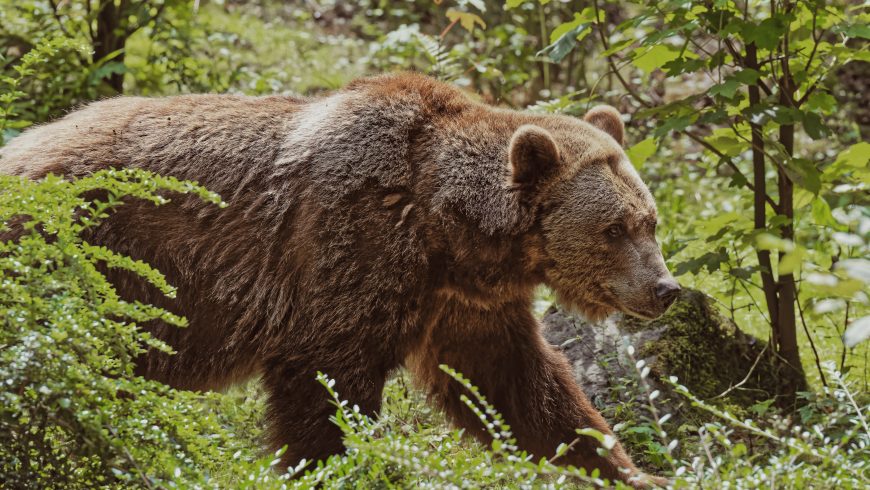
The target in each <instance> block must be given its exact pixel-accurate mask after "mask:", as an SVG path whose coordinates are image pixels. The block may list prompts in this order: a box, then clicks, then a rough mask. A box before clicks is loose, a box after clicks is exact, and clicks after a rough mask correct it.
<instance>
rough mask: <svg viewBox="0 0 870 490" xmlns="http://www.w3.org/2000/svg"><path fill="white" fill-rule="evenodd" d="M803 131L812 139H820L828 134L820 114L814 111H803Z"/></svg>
mask: <svg viewBox="0 0 870 490" xmlns="http://www.w3.org/2000/svg"><path fill="white" fill-rule="evenodd" d="M802 119H803V126H804V131H806V133H807V134H808V135H809V136H810V138H812V139H814V140H818V139H822V138H824V137H825V136H827V135H828V127H827V126H825V123H824V122H822V118H821V116H819V115H818V114H817V113H815V112H804V113H803V118H802Z"/></svg>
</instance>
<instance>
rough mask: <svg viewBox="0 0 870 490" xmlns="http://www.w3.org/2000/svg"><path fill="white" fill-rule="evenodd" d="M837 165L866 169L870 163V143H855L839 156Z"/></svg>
mask: <svg viewBox="0 0 870 490" xmlns="http://www.w3.org/2000/svg"><path fill="white" fill-rule="evenodd" d="M836 163H838V164H845V165H848V166H850V167H858V168H865V167H867V164H868V163H870V143H868V142H866V141H862V142H860V143H855V144H854V145H852V146H850V147H849V148H848V149H846V150H843V151H841V152H840V154H839V155H837V160H836Z"/></svg>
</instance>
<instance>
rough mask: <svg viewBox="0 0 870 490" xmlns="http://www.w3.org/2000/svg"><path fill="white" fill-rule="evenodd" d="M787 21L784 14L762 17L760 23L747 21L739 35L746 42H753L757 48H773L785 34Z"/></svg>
mask: <svg viewBox="0 0 870 490" xmlns="http://www.w3.org/2000/svg"><path fill="white" fill-rule="evenodd" d="M787 28H788V23H787V22H786V21H785V18H784V16H782V15H778V16H776V17H772V18H768V19H764V20H763V21H761V23H760V24H758V25H755V24H751V23H747V24H745V25H744V26H743V30H742V32H741V36H742V37H743V39H744V40H745V41H746V42H747V43H753V42H754V43H755V45H756V46H758V48H759V49H773V48H775V47H776V46H777V45H778V44H779V42H780V40H781V39H782V38H783V36H784V35H785V32H786V29H787Z"/></svg>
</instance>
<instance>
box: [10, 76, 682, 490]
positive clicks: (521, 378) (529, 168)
mask: <svg viewBox="0 0 870 490" xmlns="http://www.w3.org/2000/svg"><path fill="white" fill-rule="evenodd" d="M593 115H594V117H592V118H590V120H591V122H592V124H589V123H587V122H584V121H580V120H578V119H575V118H570V117H564V116H552V115H532V114H525V113H520V112H514V111H505V110H498V109H494V108H491V107H488V106H485V105H482V104H478V103H475V102H472V101H470V100H469V99H468V98H466V97H465V96H464V95H463V94H462V93H461V92H459V91H458V90H456V89H454V88H452V87H450V86H448V85H445V84H441V83H438V82H435V81H433V80H431V79H428V78H425V77H422V76H417V75H409V74H406V75H391V76H383V77H376V78H370V79H362V80H359V81H356V82H354V83H352V84H351V85H349V86H348V87H347V88H346V89H344V90H342V91H339V92H337V93H335V94H333V95H331V96H328V97H325V98H321V99H314V100H301V99H292V98H284V97H264V98H253V97H241V96H230V95H191V96H179V97H171V98H162V99H146V98H117V99H111V100H106V101H102V102H97V103H94V104H91V105H89V106H87V107H86V108H84V109H82V110H79V111H76V112H73V113H72V114H70V115H68V116H67V117H65V118H63V119H61V120H59V121H57V122H54V123H52V124H48V125H45V126H42V127H38V128H35V129H32V130H30V131H28V132H26V133H25V134H24V135H22V136H20V137H18V138H16V139H15V140H13V142H12V143H11V144H10V145H9V146H8V147H7V148H4V149H3V150H2V152H0V171H3V172H6V173H16V174H21V175H26V176H29V177H31V178H39V177H42V176H44V175H46V174H47V173H49V172H53V173H56V174H63V175H68V176H80V175H86V174H88V173H91V172H93V171H95V170H97V169H100V168H104V167H108V166H131V167H141V168H146V169H149V170H152V171H155V172H158V173H161V174H165V175H172V176H175V177H178V178H181V179H192V180H196V181H199V182H200V183H202V184H204V185H206V186H207V187H208V188H209V189H211V190H214V191H216V192H218V193H220V194H221V196H223V197H224V199H225V200H226V201H227V202H229V204H230V206H229V208H227V209H226V210H223V211H222V210H219V209H218V208H217V207H215V206H212V205H208V204H204V203H202V202H200V201H198V200H197V199H195V198H187V197H185V198H181V197H176V198H175V200H174V202H173V203H171V204H169V205H165V206H161V207H157V208H155V207H154V206H152V205H150V204H146V203H141V202H136V201H130V202H128V204H127V205H125V206H122V207H121V208H119V209H118V211H117V212H116V213H115V214H114V215H112V217H111V218H110V219H109V220H108V221H107V222H106V223H105V224H104V225H103V226H101V227H100V228H99V229H98V230H96V231H95V232H94V233H93V234H92V235H89V236H88V237H86V238H87V239H88V240H90V241H91V242H93V243H98V244H101V245H105V246H108V247H110V248H112V249H114V250H116V251H118V252H120V253H124V254H127V255H129V256H132V257H134V258H136V259H143V260H145V261H147V262H149V263H151V264H152V265H154V266H156V267H157V268H159V269H160V270H161V271H163V272H164V273H165V274H166V275H167V278H168V279H169V281H170V282H171V283H173V284H174V285H176V286H177V287H178V297H177V298H176V299H175V300H170V299H168V298H166V297H163V296H161V295H160V294H159V292H157V291H156V290H154V289H152V288H150V287H149V286H147V285H145V284H144V283H143V282H142V281H140V280H138V279H137V278H134V277H131V276H129V275H127V274H124V273H121V272H117V271H110V279H111V280H112V281H113V283H114V284H115V285H116V286H117V288H118V290H119V291H120V292H121V294H122V295H123V296H125V297H126V298H129V299H137V300H140V301H144V302H148V303H153V304H156V305H159V306H163V307H165V308H167V309H169V310H171V311H173V312H175V313H179V314H182V315H184V316H186V317H187V318H188V319H189V321H190V326H189V327H188V328H186V329H177V328H174V327H169V326H167V325H163V324H153V325H149V326H148V328H149V329H150V330H151V331H152V332H153V333H154V334H155V335H156V336H158V337H159V338H161V339H164V340H166V341H167V342H168V343H169V344H170V345H172V346H174V348H175V349H176V350H177V354H175V355H173V356H167V355H164V354H161V353H158V352H149V353H148V354H147V355H146V356H144V358H143V359H141V362H140V364H139V373H141V374H142V375H145V376H148V377H151V378H154V379H157V380H161V381H164V382H166V383H169V384H170V385H172V386H175V387H178V388H185V389H197V390H202V389H214V388H221V387H225V386H227V385H228V384H230V383H233V382H237V381H241V380H244V379H247V378H250V377H252V376H255V375H261V376H262V378H263V381H264V383H265V385H266V387H267V389H268V390H269V414H268V419H269V422H270V425H271V428H272V442H273V444H274V445H275V446H280V445H283V444H288V445H289V450H288V451H287V453H286V455H285V457H284V462H285V463H294V462H295V461H297V460H299V459H300V458H302V457H306V458H309V459H312V458H323V457H326V456H328V455H330V454H333V453H335V452H339V451H341V448H342V447H341V435H340V433H339V431H338V429H337V428H336V427H334V426H333V425H332V424H331V423H330V422H329V416H330V415H331V414H332V413H333V412H334V407H332V406H331V405H330V404H329V402H328V400H327V396H326V393H325V391H324V390H323V389H322V387H320V386H319V385H318V384H317V383H316V381H315V372H316V371H322V372H325V373H327V374H328V375H329V376H331V377H333V378H335V379H336V381H337V389H338V390H339V391H340V393H341V394H342V396H343V397H344V398H346V399H347V400H349V401H350V402H351V403H354V404H357V405H359V406H360V407H361V409H362V410H364V411H365V412H366V413H371V414H374V413H375V412H377V410H378V409H379V407H380V402H381V390H382V388H383V385H384V382H385V379H386V378H387V376H388V374H389V373H390V372H391V371H392V370H394V369H396V368H397V367H399V366H402V365H406V366H407V367H408V368H409V369H410V370H411V371H412V372H413V373H414V375H415V376H416V377H417V379H418V380H419V381H420V382H421V383H422V384H423V385H425V386H428V388H429V390H430V392H431V394H432V399H433V400H435V401H436V402H438V403H439V404H440V405H441V406H442V407H444V409H445V410H446V411H447V412H448V414H449V415H450V416H451V417H452V419H453V420H454V421H455V422H456V423H457V424H459V425H460V426H462V427H465V428H467V429H468V430H469V431H470V432H471V433H473V434H474V435H476V436H478V437H480V438H482V439H484V440H485V439H486V434H485V431H484V430H483V428H482V427H481V425H480V422H479V421H478V420H477V419H476V418H475V417H474V416H473V414H472V413H471V412H470V411H469V410H468V409H467V407H465V406H464V405H463V404H462V402H461V401H460V400H459V396H460V394H461V391H462V389H461V387H460V386H459V385H457V383H455V382H453V381H451V380H450V379H449V378H448V377H447V376H446V375H445V374H444V373H443V372H441V371H440V370H439V369H438V365H439V364H442V363H446V364H448V365H450V366H452V367H453V368H455V369H457V370H458V371H460V372H462V373H464V374H465V375H466V376H467V377H468V378H469V379H470V380H471V381H472V382H473V383H475V384H476V385H477V386H478V387H479V388H480V389H481V391H482V393H483V394H484V395H486V396H487V397H488V398H489V399H490V400H491V401H492V402H493V403H494V405H495V407H496V408H497V409H498V410H499V411H500V412H501V413H502V414H503V416H504V417H505V419H506V420H507V422H508V423H509V424H510V425H511V426H512V428H513V430H514V432H515V434H516V436H517V438H518V440H519V443H520V444H521V446H522V447H524V448H526V449H528V450H530V451H532V452H533V453H534V454H536V455H538V456H550V455H552V454H553V451H554V450H555V449H556V447H557V446H558V445H559V444H560V443H570V442H571V441H572V440H574V438H575V437H576V436H575V432H574V429H576V428H578V427H594V428H596V429H598V430H600V431H602V432H605V433H611V431H610V428H609V427H608V426H607V424H606V423H605V421H604V420H603V419H602V417H601V416H600V414H598V412H597V411H596V410H595V409H594V408H593V407H592V406H591V405H590V403H589V401H588V400H587V398H586V396H585V395H584V394H583V393H582V392H581V391H580V389H579V388H578V387H577V385H576V384H575V382H574V380H573V378H572V373H571V370H570V367H569V365H568V363H567V362H566V360H565V359H564V357H563V356H562V355H561V354H559V353H558V352H557V351H556V350H554V349H552V348H551V347H549V346H548V345H547V343H546V342H545V341H544V340H543V338H542V337H541V334H540V325H539V323H538V321H537V320H536V319H535V318H534V317H533V316H532V314H531V313H530V304H531V299H532V291H533V288H534V287H535V286H537V285H538V284H541V283H546V284H549V285H550V286H552V287H553V288H554V289H555V290H556V291H557V293H558V294H559V295H560V297H561V298H563V301H564V302H565V303H567V304H569V305H574V306H575V307H576V308H577V309H579V310H581V311H583V312H585V313H586V314H587V315H589V316H592V317H601V316H603V315H606V314H609V313H610V312H612V311H614V310H618V309H621V310H624V311H627V312H630V313H634V314H638V315H641V316H656V315H658V314H660V313H661V312H662V311H663V310H664V308H666V307H667V304H669V301H666V300H661V299H656V297H655V294H654V293H653V291H654V288H655V284H656V281H659V282H661V281H662V280H670V279H668V278H669V276H668V273H667V271H666V270H665V268H664V263H663V261H662V259H661V254H660V252H659V249H658V246H657V245H656V243H655V238H654V235H653V233H652V232H653V229H654V228H653V227H654V220H655V205H654V203H653V201H652V197H651V196H650V194H649V192H648V191H647V189H646V187H645V186H644V185H643V183H642V182H641V181H640V179H639V178H638V177H637V174H636V173H635V172H634V170H633V168H632V167H631V165H630V164H629V163H628V162H627V160H626V158H625V154H624V152H623V151H622V148H621V147H620V143H621V140H622V123H621V121H619V116H618V114H615V111H613V110H612V109H607V110H597V111H596V112H594V113H593ZM614 117H615V118H616V120H614V119H613V118H614ZM599 128H603V130H602V129H599ZM614 226H616V227H618V228H619V229H620V230H622V231H621V234H619V236H615V234H614V233H612V232H613V230H614V228H613V227H614ZM671 281H672V280H671ZM595 447H596V446H595V443H594V441H593V440H592V439H588V438H583V439H582V440H580V441H579V442H578V443H577V444H575V445H574V446H573V449H572V450H571V451H570V452H569V453H568V454H567V455H566V456H564V457H563V458H562V459H561V461H562V462H564V463H571V464H576V465H580V466H584V467H587V468H594V467H597V468H600V469H601V471H602V475H603V476H605V477H607V478H620V479H628V478H629V476H632V475H634V476H637V470H636V469H635V468H634V466H633V465H632V463H631V460H630V459H629V458H628V456H627V455H626V454H625V452H624V451H623V450H622V448H621V447H620V446H619V445H617V446H616V447H615V448H614V450H613V451H611V453H610V456H608V457H606V458H602V457H600V456H598V455H597V454H596V452H595ZM618 468H624V469H625V472H620V471H618ZM635 484H636V485H644V483H643V482H639V481H636V482H635Z"/></svg>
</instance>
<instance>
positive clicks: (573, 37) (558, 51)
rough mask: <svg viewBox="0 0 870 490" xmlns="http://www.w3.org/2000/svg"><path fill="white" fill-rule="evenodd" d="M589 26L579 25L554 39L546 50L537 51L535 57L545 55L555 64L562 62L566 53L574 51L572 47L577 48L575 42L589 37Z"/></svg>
mask: <svg viewBox="0 0 870 490" xmlns="http://www.w3.org/2000/svg"><path fill="white" fill-rule="evenodd" d="M578 15H579V14H578ZM563 25H564V24H563ZM590 26H591V24H588V23H586V24H579V25H577V26H575V27H574V28H572V29H570V30H568V31H566V32H564V33H562V34H561V35H560V36H559V38H558V39H556V41H555V42H553V44H550V45H549V46H547V47H546V48H544V49H542V50H541V51H539V52H538V53H537V56H543V55H546V56H548V57H549V58H550V59H551V60H552V61H553V62H555V63H558V62H560V61H562V60H563V59H564V58H565V56H567V55H568V53H570V52H571V51H572V50H574V47H575V46H577V41H581V40H583V38H585V37H586V36H587V35H589V33H590V32H591V30H590V29H589V27H590ZM559 27H562V26H559ZM554 32H555V31H554Z"/></svg>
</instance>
